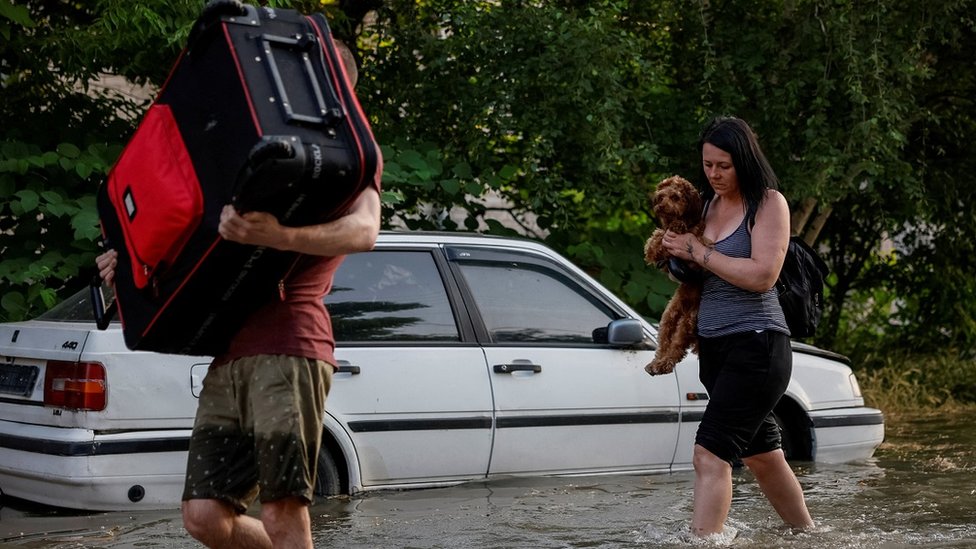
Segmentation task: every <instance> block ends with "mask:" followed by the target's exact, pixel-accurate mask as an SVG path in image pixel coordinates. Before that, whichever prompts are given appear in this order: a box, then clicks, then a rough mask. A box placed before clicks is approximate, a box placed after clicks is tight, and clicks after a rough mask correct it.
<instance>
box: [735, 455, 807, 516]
mask: <svg viewBox="0 0 976 549" xmlns="http://www.w3.org/2000/svg"><path fill="white" fill-rule="evenodd" d="M742 462H743V463H744V464H745V465H746V467H748V468H749V470H750V471H752V473H753V474H754V475H755V476H756V481H757V482H759V488H760V489H761V490H762V492H763V494H765V495H766V499H768V500H769V502H770V503H771V504H772V505H773V509H776V512H777V513H779V516H780V517H782V519H783V520H784V521H785V522H786V523H787V524H789V525H790V526H792V527H794V528H810V527H812V526H813V519H812V518H810V512H809V511H808V510H807V504H806V501H805V500H804V499H803V489H802V488H801V487H800V481H798V480H797V479H796V475H794V474H793V469H791V468H790V465H789V463H787V462H786V457H785V456H784V455H783V451H782V450H773V451H771V452H765V453H763V454H757V455H754V456H749V457H747V458H742Z"/></svg>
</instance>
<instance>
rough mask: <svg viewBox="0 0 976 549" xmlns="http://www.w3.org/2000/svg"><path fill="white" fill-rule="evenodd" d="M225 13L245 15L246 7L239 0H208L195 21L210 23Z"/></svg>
mask: <svg viewBox="0 0 976 549" xmlns="http://www.w3.org/2000/svg"><path fill="white" fill-rule="evenodd" d="M225 15H247V7H246V6H244V3H243V2H241V1H240V0H210V1H209V2H207V5H206V6H204V8H203V11H202V12H200V18H199V19H198V20H197V21H198V22H202V23H203V24H205V25H210V24H213V22H214V21H216V20H217V19H219V18H221V17H223V16H225Z"/></svg>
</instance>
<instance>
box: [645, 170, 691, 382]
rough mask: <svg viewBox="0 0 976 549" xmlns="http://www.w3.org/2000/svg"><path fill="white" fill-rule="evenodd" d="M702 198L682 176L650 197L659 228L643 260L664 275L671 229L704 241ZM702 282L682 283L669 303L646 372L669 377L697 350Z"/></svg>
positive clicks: (662, 186) (666, 268)
mask: <svg viewBox="0 0 976 549" xmlns="http://www.w3.org/2000/svg"><path fill="white" fill-rule="evenodd" d="M702 207H703V203H702V198H701V194H699V192H698V189H696V188H695V186H694V185H692V184H691V183H689V182H688V180H686V179H684V178H683V177H679V176H672V177H669V178H667V179H665V180H663V181H661V182H660V183H658V185H657V189H655V190H654V193H652V195H651V209H652V210H653V211H654V215H655V216H656V217H657V222H658V225H659V227H658V228H657V229H655V230H654V232H653V233H651V237H650V238H648V239H647V242H646V243H645V244H644V261H646V262H647V264H648V265H653V266H655V267H657V268H659V269H662V270H663V271H664V272H669V271H668V265H667V264H668V259H669V256H668V252H667V250H666V249H665V248H664V244H663V242H662V240H663V239H664V233H665V232H666V231H668V230H670V231H673V232H675V233H678V234H681V233H692V234H694V235H695V236H697V237H699V238H701V235H702V232H703V231H704V230H705V223H704V221H703V220H702ZM701 289H702V287H701V282H681V283H680V285H679V286H678V289H677V290H676V291H675V293H674V296H672V297H671V300H670V301H668V305H667V307H665V309H664V314H662V315H661V323H660V325H659V326H658V333H657V341H658V346H657V352H656V353H655V355H654V360H652V361H651V362H650V364H648V365H647V366H645V367H644V369H645V370H646V371H647V373H649V374H651V375H659V374H669V373H671V372H672V371H674V366H675V365H676V364H677V363H678V362H680V361H681V360H682V359H683V358H684V357H685V355H687V354H688V350H689V349H691V350H692V351H695V352H697V351H698V336H697V334H696V330H697V323H698V305H699V303H700V301H701Z"/></svg>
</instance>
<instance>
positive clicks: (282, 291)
mask: <svg viewBox="0 0 976 549" xmlns="http://www.w3.org/2000/svg"><path fill="white" fill-rule="evenodd" d="M301 258H302V256H301V254H299V255H298V256H296V257H295V260H294V261H292V263H291V267H288V270H287V271H285V274H284V275H283V276H282V277H281V279H280V280H278V297H279V298H281V300H282V301H284V300H285V299H286V298H287V297H288V294H287V292H285V281H286V280H288V277H289V276H291V273H292V271H294V270H295V267H296V266H297V265H298V261H299V260H300V259H301Z"/></svg>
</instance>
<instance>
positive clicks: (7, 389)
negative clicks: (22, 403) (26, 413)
mask: <svg viewBox="0 0 976 549" xmlns="http://www.w3.org/2000/svg"><path fill="white" fill-rule="evenodd" d="M40 372H41V369H40V368H38V367H37V366H21V365H20V364H0V393H2V394H5V395H17V396H30V395H31V393H33V392H34V385H35V384H36V383H37V376H38V374H40Z"/></svg>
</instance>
